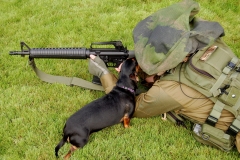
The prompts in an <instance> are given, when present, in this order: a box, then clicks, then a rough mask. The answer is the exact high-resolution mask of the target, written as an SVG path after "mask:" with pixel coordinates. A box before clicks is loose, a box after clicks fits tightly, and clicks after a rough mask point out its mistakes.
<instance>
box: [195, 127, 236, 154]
mask: <svg viewBox="0 0 240 160" xmlns="http://www.w3.org/2000/svg"><path fill="white" fill-rule="evenodd" d="M193 137H194V138H195V139H196V140H197V141H199V142H200V143H203V144H205V145H209V146H212V147H215V148H219V149H221V150H223V151H226V152H227V151H230V150H231V149H232V147H233V146H234V137H233V136H230V135H228V134H226V133H224V132H223V131H222V130H220V129H217V128H215V127H213V126H210V125H208V124H202V125H200V124H194V126H193Z"/></svg>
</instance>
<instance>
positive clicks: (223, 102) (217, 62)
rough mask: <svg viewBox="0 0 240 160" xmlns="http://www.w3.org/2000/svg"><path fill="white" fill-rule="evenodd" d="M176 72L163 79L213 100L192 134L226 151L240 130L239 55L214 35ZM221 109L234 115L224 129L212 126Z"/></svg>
mask: <svg viewBox="0 0 240 160" xmlns="http://www.w3.org/2000/svg"><path fill="white" fill-rule="evenodd" d="M178 69H179V68H178ZM179 72H180V73H181V76H180V78H179V76H177V75H176V76H173V77H171V76H166V78H165V77H164V78H163V79H165V80H170V79H171V78H172V80H175V81H180V83H183V84H186V85H188V86H190V87H192V88H194V89H196V90H197V91H199V92H201V93H202V94H204V95H205V96H206V97H207V98H209V99H211V100H212V101H213V102H214V103H215V105H214V107H213V109H212V111H211V112H210V115H209V116H208V118H207V120H206V122H205V124H197V123H196V124H195V125H194V128H193V131H194V132H193V135H194V137H195V138H196V139H197V140H198V141H200V142H201V143H204V144H207V145H211V146H214V147H217V148H220V149H222V150H224V151H229V150H230V149H231V148H232V147H233V146H234V141H235V136H236V134H237V133H238V132H239V131H240V114H239V108H240V74H239V73H240V60H239V58H238V57H237V56H236V55H235V54H234V53H233V52H232V51H231V50H230V49H229V47H228V46H227V45H226V44H225V43H224V42H223V41H222V40H221V39H217V40H216V41H215V42H214V43H213V44H212V45H211V46H208V47H205V48H203V49H201V50H199V51H198V52H196V53H194V54H193V55H192V57H191V58H190V59H189V62H188V63H186V64H183V66H182V67H180V69H179ZM223 109H226V110H228V111H229V112H231V113H232V114H233V115H234V116H235V119H234V120H233V122H232V124H231V125H230V127H229V128H228V130H227V131H226V132H224V131H222V130H220V129H217V128H215V127H214V126H215V124H216V123H217V121H218V119H219V118H220V115H221V111H222V110H223ZM190 121H193V120H191V119H190Z"/></svg>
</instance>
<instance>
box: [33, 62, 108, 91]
mask: <svg viewBox="0 0 240 160" xmlns="http://www.w3.org/2000/svg"><path fill="white" fill-rule="evenodd" d="M29 65H30V66H31V67H32V69H33V70H34V72H35V73H36V75H37V76H38V77H39V78H40V79H41V80H42V81H45V82H48V83H61V84H65V85H69V86H74V85H75V86H80V87H82V88H85V89H92V90H98V91H104V88H103V87H102V86H100V85H97V84H93V83H91V82H89V81H86V80H84V79H81V78H77V77H64V76H54V75H50V74H47V73H44V72H43V71H41V70H39V69H38V68H37V66H36V64H35V62H34V59H29Z"/></svg>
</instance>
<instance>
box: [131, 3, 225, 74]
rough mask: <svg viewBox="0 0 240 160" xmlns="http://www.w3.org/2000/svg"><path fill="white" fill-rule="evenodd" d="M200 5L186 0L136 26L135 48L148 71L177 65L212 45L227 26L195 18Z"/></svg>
mask: <svg viewBox="0 0 240 160" xmlns="http://www.w3.org/2000/svg"><path fill="white" fill-rule="evenodd" d="M199 10H200V6H199V4H198V3H197V2H194V1H192V0H183V1H182V2H179V3H175V4H173V5H171V6H169V7H166V8H163V9H160V10H159V11H157V12H155V13H153V14H152V15H150V16H149V17H147V18H145V19H144V20H142V21H140V22H139V23H138V24H137V25H136V27H135V28H134V30H133V40H134V50H135V51H134V52H135V56H136V59H137V61H138V63H139V65H140V67H141V68H142V70H143V71H144V72H145V73H147V74H148V75H153V74H157V73H159V72H163V71H166V70H169V69H171V68H174V67H176V66H177V65H178V64H179V63H180V62H182V60H183V59H184V57H185V56H186V55H187V54H189V53H194V52H195V51H196V50H199V49H201V48H203V47H206V46H209V45H211V44H212V43H213V42H214V41H215V40H216V39H217V38H218V37H221V36H224V30H223V28H222V27H221V25H220V24H219V23H218V22H210V21H205V20H202V19H199V18H195V15H196V14H197V13H198V12H199Z"/></svg>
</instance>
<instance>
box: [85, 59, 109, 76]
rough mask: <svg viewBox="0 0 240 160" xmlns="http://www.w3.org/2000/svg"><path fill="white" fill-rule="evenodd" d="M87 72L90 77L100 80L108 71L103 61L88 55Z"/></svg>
mask: <svg viewBox="0 0 240 160" xmlns="http://www.w3.org/2000/svg"><path fill="white" fill-rule="evenodd" d="M88 70H89V72H90V73H91V74H92V75H95V76H97V77H98V78H100V77H101V76H102V75H104V74H108V73H109V70H108V68H107V66H106V65H105V63H104V62H103V60H102V59H101V58H99V57H98V56H94V55H90V59H89V63H88Z"/></svg>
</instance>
